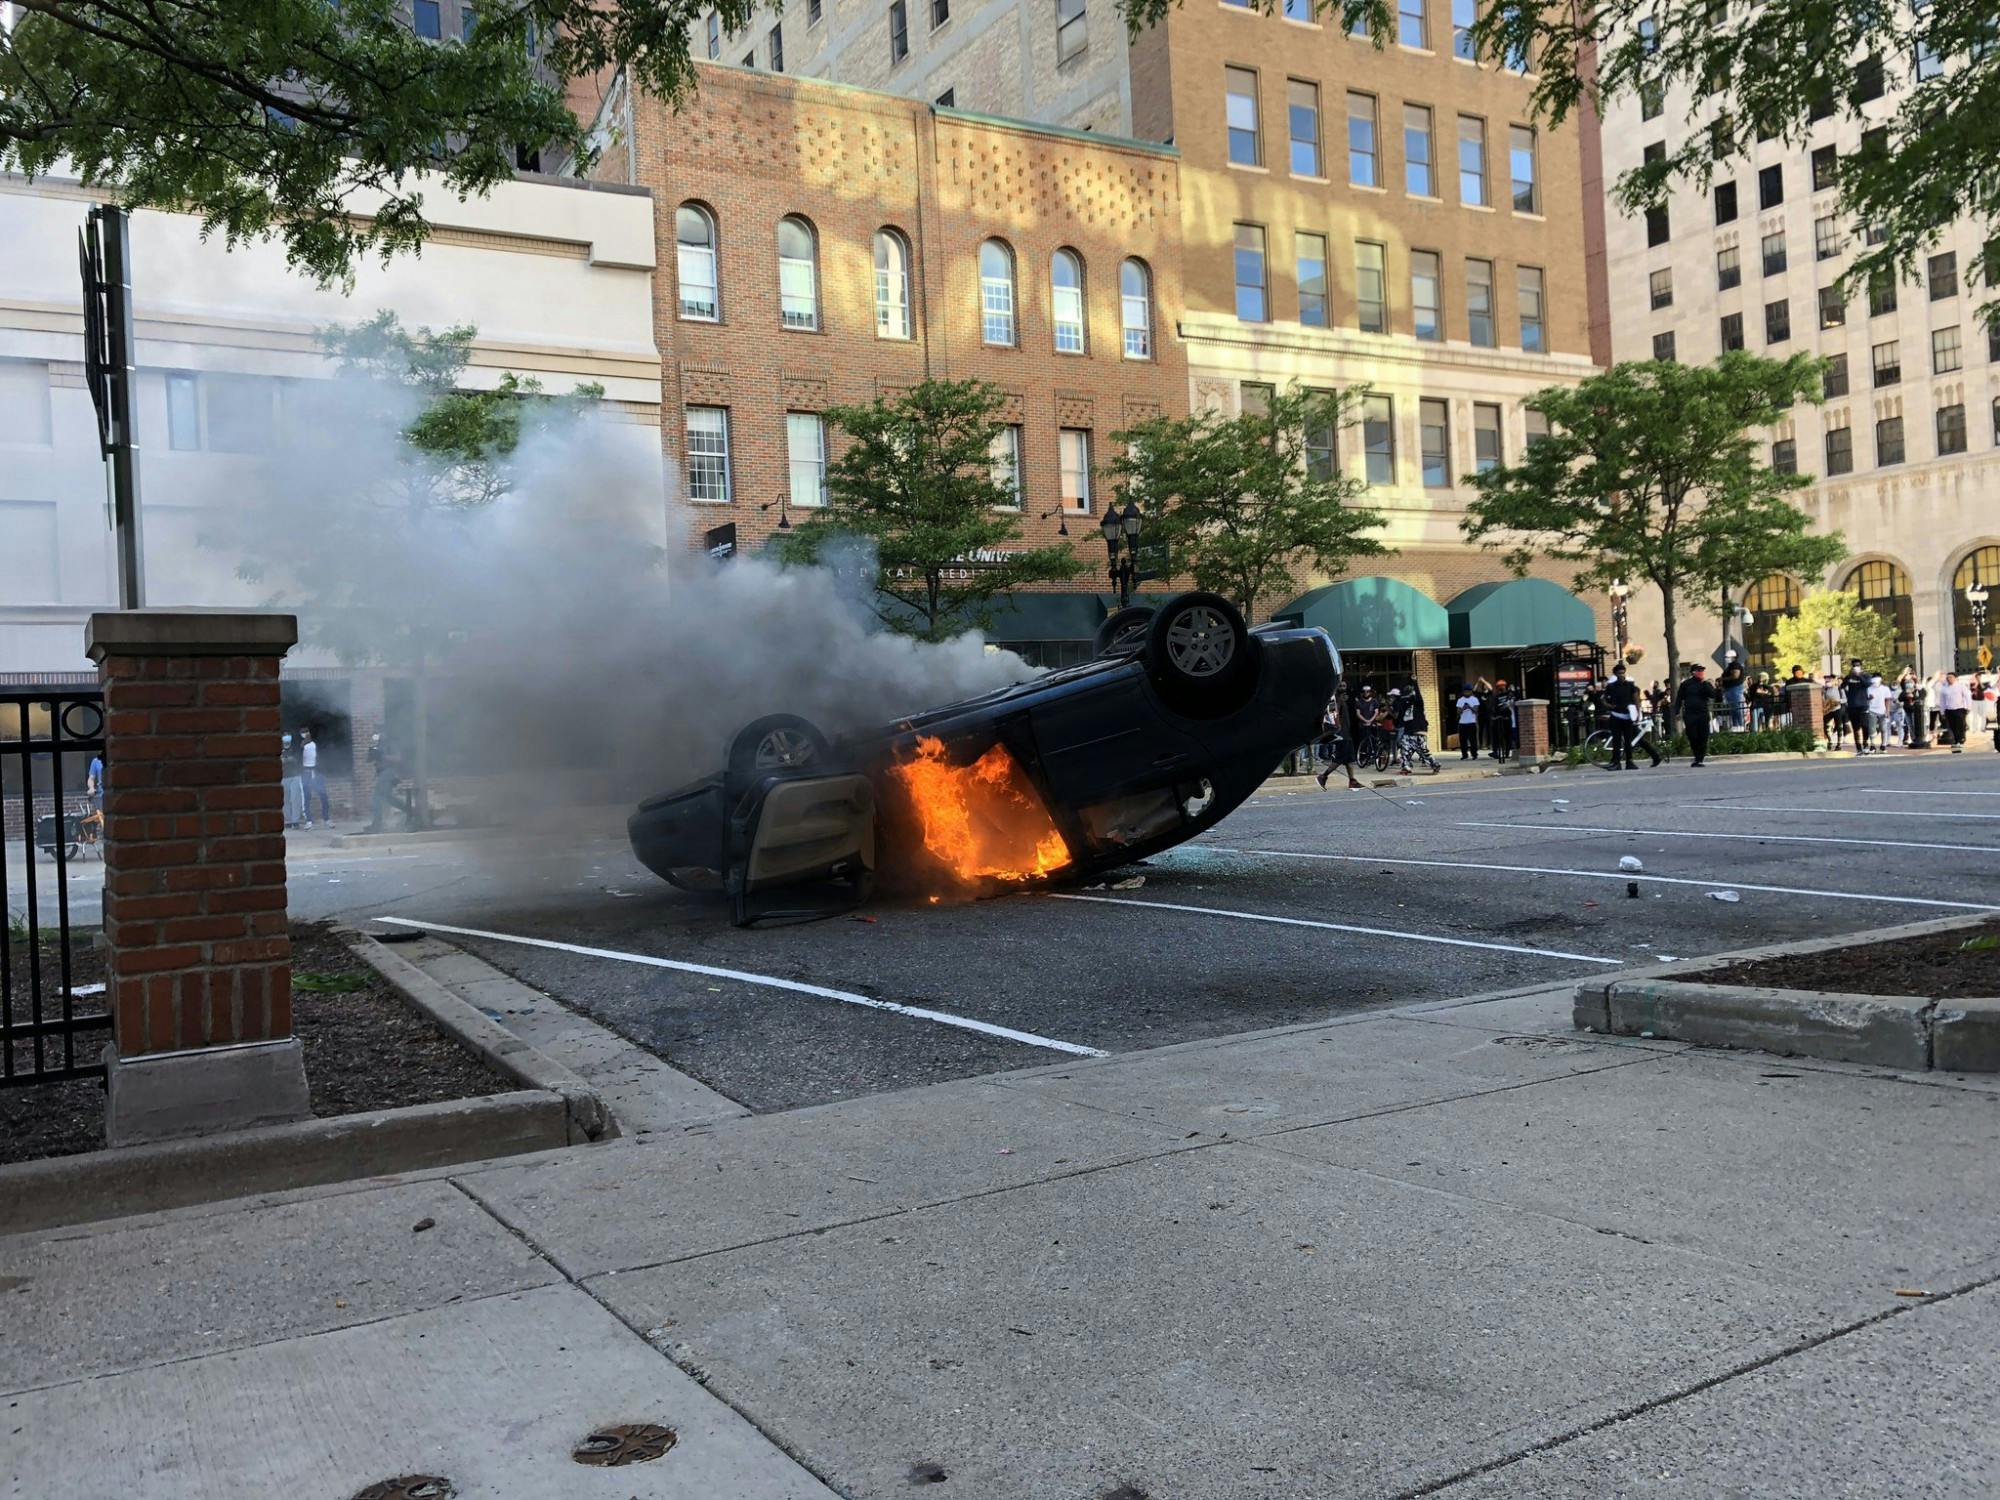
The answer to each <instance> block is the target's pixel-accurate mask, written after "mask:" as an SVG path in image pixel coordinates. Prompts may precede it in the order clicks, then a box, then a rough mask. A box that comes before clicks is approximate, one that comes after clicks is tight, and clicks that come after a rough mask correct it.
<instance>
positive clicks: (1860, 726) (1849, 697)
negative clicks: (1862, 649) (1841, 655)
mask: <svg viewBox="0 0 2000 1500" xmlns="http://www.w3.org/2000/svg"><path fill="white" fill-rule="evenodd" d="M1868 688H1869V676H1868V674H1867V673H1866V672H1864V671H1862V669H1861V658H1860V657H1858V656H1857V657H1855V658H1854V659H1853V660H1852V661H1850V662H1849V663H1848V664H1847V675H1846V676H1845V677H1843V678H1841V679H1840V694H1841V697H1842V698H1843V699H1845V700H1846V705H1847V723H1848V726H1849V727H1850V728H1852V729H1853V731H1854V753H1855V754H1856V755H1866V754H1867V753H1868Z"/></svg>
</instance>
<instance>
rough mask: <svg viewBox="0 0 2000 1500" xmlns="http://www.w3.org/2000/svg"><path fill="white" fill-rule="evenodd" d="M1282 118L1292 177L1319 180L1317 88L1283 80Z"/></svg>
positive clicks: (1293, 80)
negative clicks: (1287, 135)
mask: <svg viewBox="0 0 2000 1500" xmlns="http://www.w3.org/2000/svg"><path fill="white" fill-rule="evenodd" d="M1285 118H1286V121H1287V122H1288V126H1289V129H1290V131H1291V137H1292V175H1293V176H1295V177H1317V176H1319V175H1320V170H1319V166H1320V163H1319V85H1318V84H1316V83H1305V82H1303V81H1301V80H1299V79H1297V78H1293V79H1289V80H1287V81H1286V83H1285Z"/></svg>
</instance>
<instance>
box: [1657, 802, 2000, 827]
mask: <svg viewBox="0 0 2000 1500" xmlns="http://www.w3.org/2000/svg"><path fill="white" fill-rule="evenodd" d="M1680 805H1681V806H1682V807H1697V808H1704V809H1706V810H1708V811H1711V812H1774V813H1852V814H1854V815H1856V816H1858V817H1863V818H1952V819H1960V818H1973V819H1976V820H1977V821H1979V822H1982V823H2000V813H1969V812H1948V813H1940V812H1891V811H1890V810H1889V809H1888V808H1886V807H1765V806H1760V805H1759V804H1757V803H1755V802H1683V803H1681V804H1680Z"/></svg>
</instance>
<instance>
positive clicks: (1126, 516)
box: [1101, 500, 1143, 609]
mask: <svg viewBox="0 0 2000 1500" xmlns="http://www.w3.org/2000/svg"><path fill="white" fill-rule="evenodd" d="M1142 524H1143V519H1142V518H1141V516H1140V515H1139V507H1138V506H1137V505H1136V504H1134V503H1133V502H1132V501H1130V500H1127V501H1126V502H1125V508H1124V509H1123V510H1119V509H1118V508H1117V507H1115V506H1113V507H1110V508H1109V509H1107V510H1106V511H1105V512H1104V524H1103V526H1102V528H1101V529H1102V531H1103V533H1104V550H1105V552H1106V553H1107V554H1108V555H1109V557H1110V559H1111V566H1110V567H1109V568H1108V569H1107V570H1106V571H1107V572H1108V573H1109V574H1110V577H1111V583H1112V586H1113V587H1114V588H1116V589H1117V590H1118V607H1119V608H1120V609H1125V608H1127V607H1128V606H1130V604H1131V603H1132V588H1133V585H1135V584H1136V583H1138V581H1139V528H1140V527H1141V525H1142ZM1121 542H1122V543H1123V546H1124V550H1123V551H1122V552H1121V551H1120V550H1119V548H1120V543H1121Z"/></svg>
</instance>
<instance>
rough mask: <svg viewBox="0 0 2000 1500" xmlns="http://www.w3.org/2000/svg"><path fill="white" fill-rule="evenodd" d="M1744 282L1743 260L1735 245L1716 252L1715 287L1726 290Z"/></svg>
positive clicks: (1719, 290)
mask: <svg viewBox="0 0 2000 1500" xmlns="http://www.w3.org/2000/svg"><path fill="white" fill-rule="evenodd" d="M1742 284H1743V261H1742V257H1741V254H1740V252H1738V250H1737V248H1736V247H1735V246H1734V245H1731V246H1729V247H1728V248H1727V249H1724V250H1718V251H1716V252H1715V289H1716V290H1717V291H1718V292H1726V291H1728V290H1729V289H1730V288H1731V287H1733V286H1741V285H1742Z"/></svg>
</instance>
